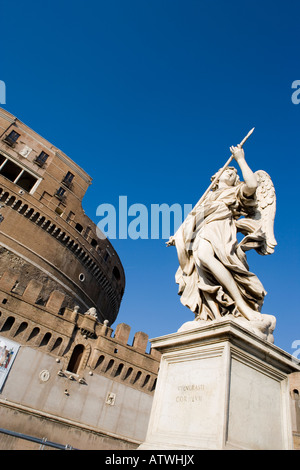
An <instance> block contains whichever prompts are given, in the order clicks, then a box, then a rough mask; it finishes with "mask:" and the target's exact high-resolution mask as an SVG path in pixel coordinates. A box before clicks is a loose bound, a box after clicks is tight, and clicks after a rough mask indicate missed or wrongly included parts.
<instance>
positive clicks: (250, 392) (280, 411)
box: [139, 319, 300, 450]
mask: <svg viewBox="0 0 300 470" xmlns="http://www.w3.org/2000/svg"><path fill="white" fill-rule="evenodd" d="M151 343H152V347H154V348H156V349H158V350H159V351H160V352H161V353H162V359H161V366H160V371H159V376H158V381H157V387H156V391H155V395H154V401H153V405H152V411H151V416H150V421H149V427H148V432H147V436H146V440H145V442H144V443H143V444H142V445H141V446H140V447H139V448H140V449H151V450H160V449H165V450H167V449H169V450H172V449H173V450H176V449H181V450H187V449H261V450H268V449H292V448H293V439H292V428H291V416H290V398H289V383H288V376H289V374H290V373H292V372H295V371H299V370H300V368H299V366H298V365H297V364H296V362H295V361H293V360H292V359H293V358H292V356H291V355H289V354H288V353H286V352H285V351H283V350H282V349H280V348H278V347H276V346H274V345H273V344H271V343H269V342H268V341H266V340H264V339H261V338H260V337H259V336H257V335H256V334H254V333H253V331H250V330H247V329H246V328H244V327H243V326H241V325H240V324H239V323H237V322H236V321H234V320H229V319H225V320H223V321H219V322H216V323H213V322H211V323H210V324H209V325H205V326H202V327H198V328H195V329H190V330H188V331H181V332H177V333H174V334H170V335H167V336H163V337H160V338H156V339H153V340H151Z"/></svg>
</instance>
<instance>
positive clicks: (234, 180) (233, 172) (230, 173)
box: [210, 166, 240, 191]
mask: <svg viewBox="0 0 300 470" xmlns="http://www.w3.org/2000/svg"><path fill="white" fill-rule="evenodd" d="M219 171H220V170H219ZM219 171H217V173H215V174H214V175H213V176H212V177H211V178H210V181H214V180H215V179H216V177H217V176H218V173H219ZM220 180H221V181H225V182H226V184H227V185H228V186H236V185H237V184H238V183H239V182H240V178H239V175H238V172H237V169H236V168H235V167H234V166H228V167H227V168H226V170H225V171H224V172H223V173H222V175H221V178H220V179H219V180H218V181H216V184H215V185H214V186H213V187H212V191H215V190H216V189H218V187H219V181H220Z"/></svg>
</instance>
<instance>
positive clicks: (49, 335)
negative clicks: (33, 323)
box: [40, 332, 52, 346]
mask: <svg viewBox="0 0 300 470" xmlns="http://www.w3.org/2000/svg"><path fill="white" fill-rule="evenodd" d="M51 336H52V335H51V333H49V332H48V333H46V334H45V335H44V337H43V339H42V341H41V344H40V346H46V345H47V344H48V343H49V341H50V338H51Z"/></svg>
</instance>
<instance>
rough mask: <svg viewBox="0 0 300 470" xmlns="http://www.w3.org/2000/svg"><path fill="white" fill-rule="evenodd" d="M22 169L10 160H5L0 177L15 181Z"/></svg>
mask: <svg viewBox="0 0 300 470" xmlns="http://www.w3.org/2000/svg"><path fill="white" fill-rule="evenodd" d="M21 171H22V168H20V167H19V166H18V165H16V164H15V163H14V162H12V161H11V160H6V162H5V164H4V165H3V167H2V168H1V175H3V176H5V178H7V179H8V180H9V181H15V179H16V178H17V176H19V174H20V173H21Z"/></svg>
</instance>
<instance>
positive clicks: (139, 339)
mask: <svg viewBox="0 0 300 470" xmlns="http://www.w3.org/2000/svg"><path fill="white" fill-rule="evenodd" d="M148 338H149V336H148V335H147V334H146V333H143V332H142V331H138V332H137V333H135V335H134V338H133V344H132V346H133V347H134V348H135V349H136V350H138V351H139V352H146V349H147V344H148Z"/></svg>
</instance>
